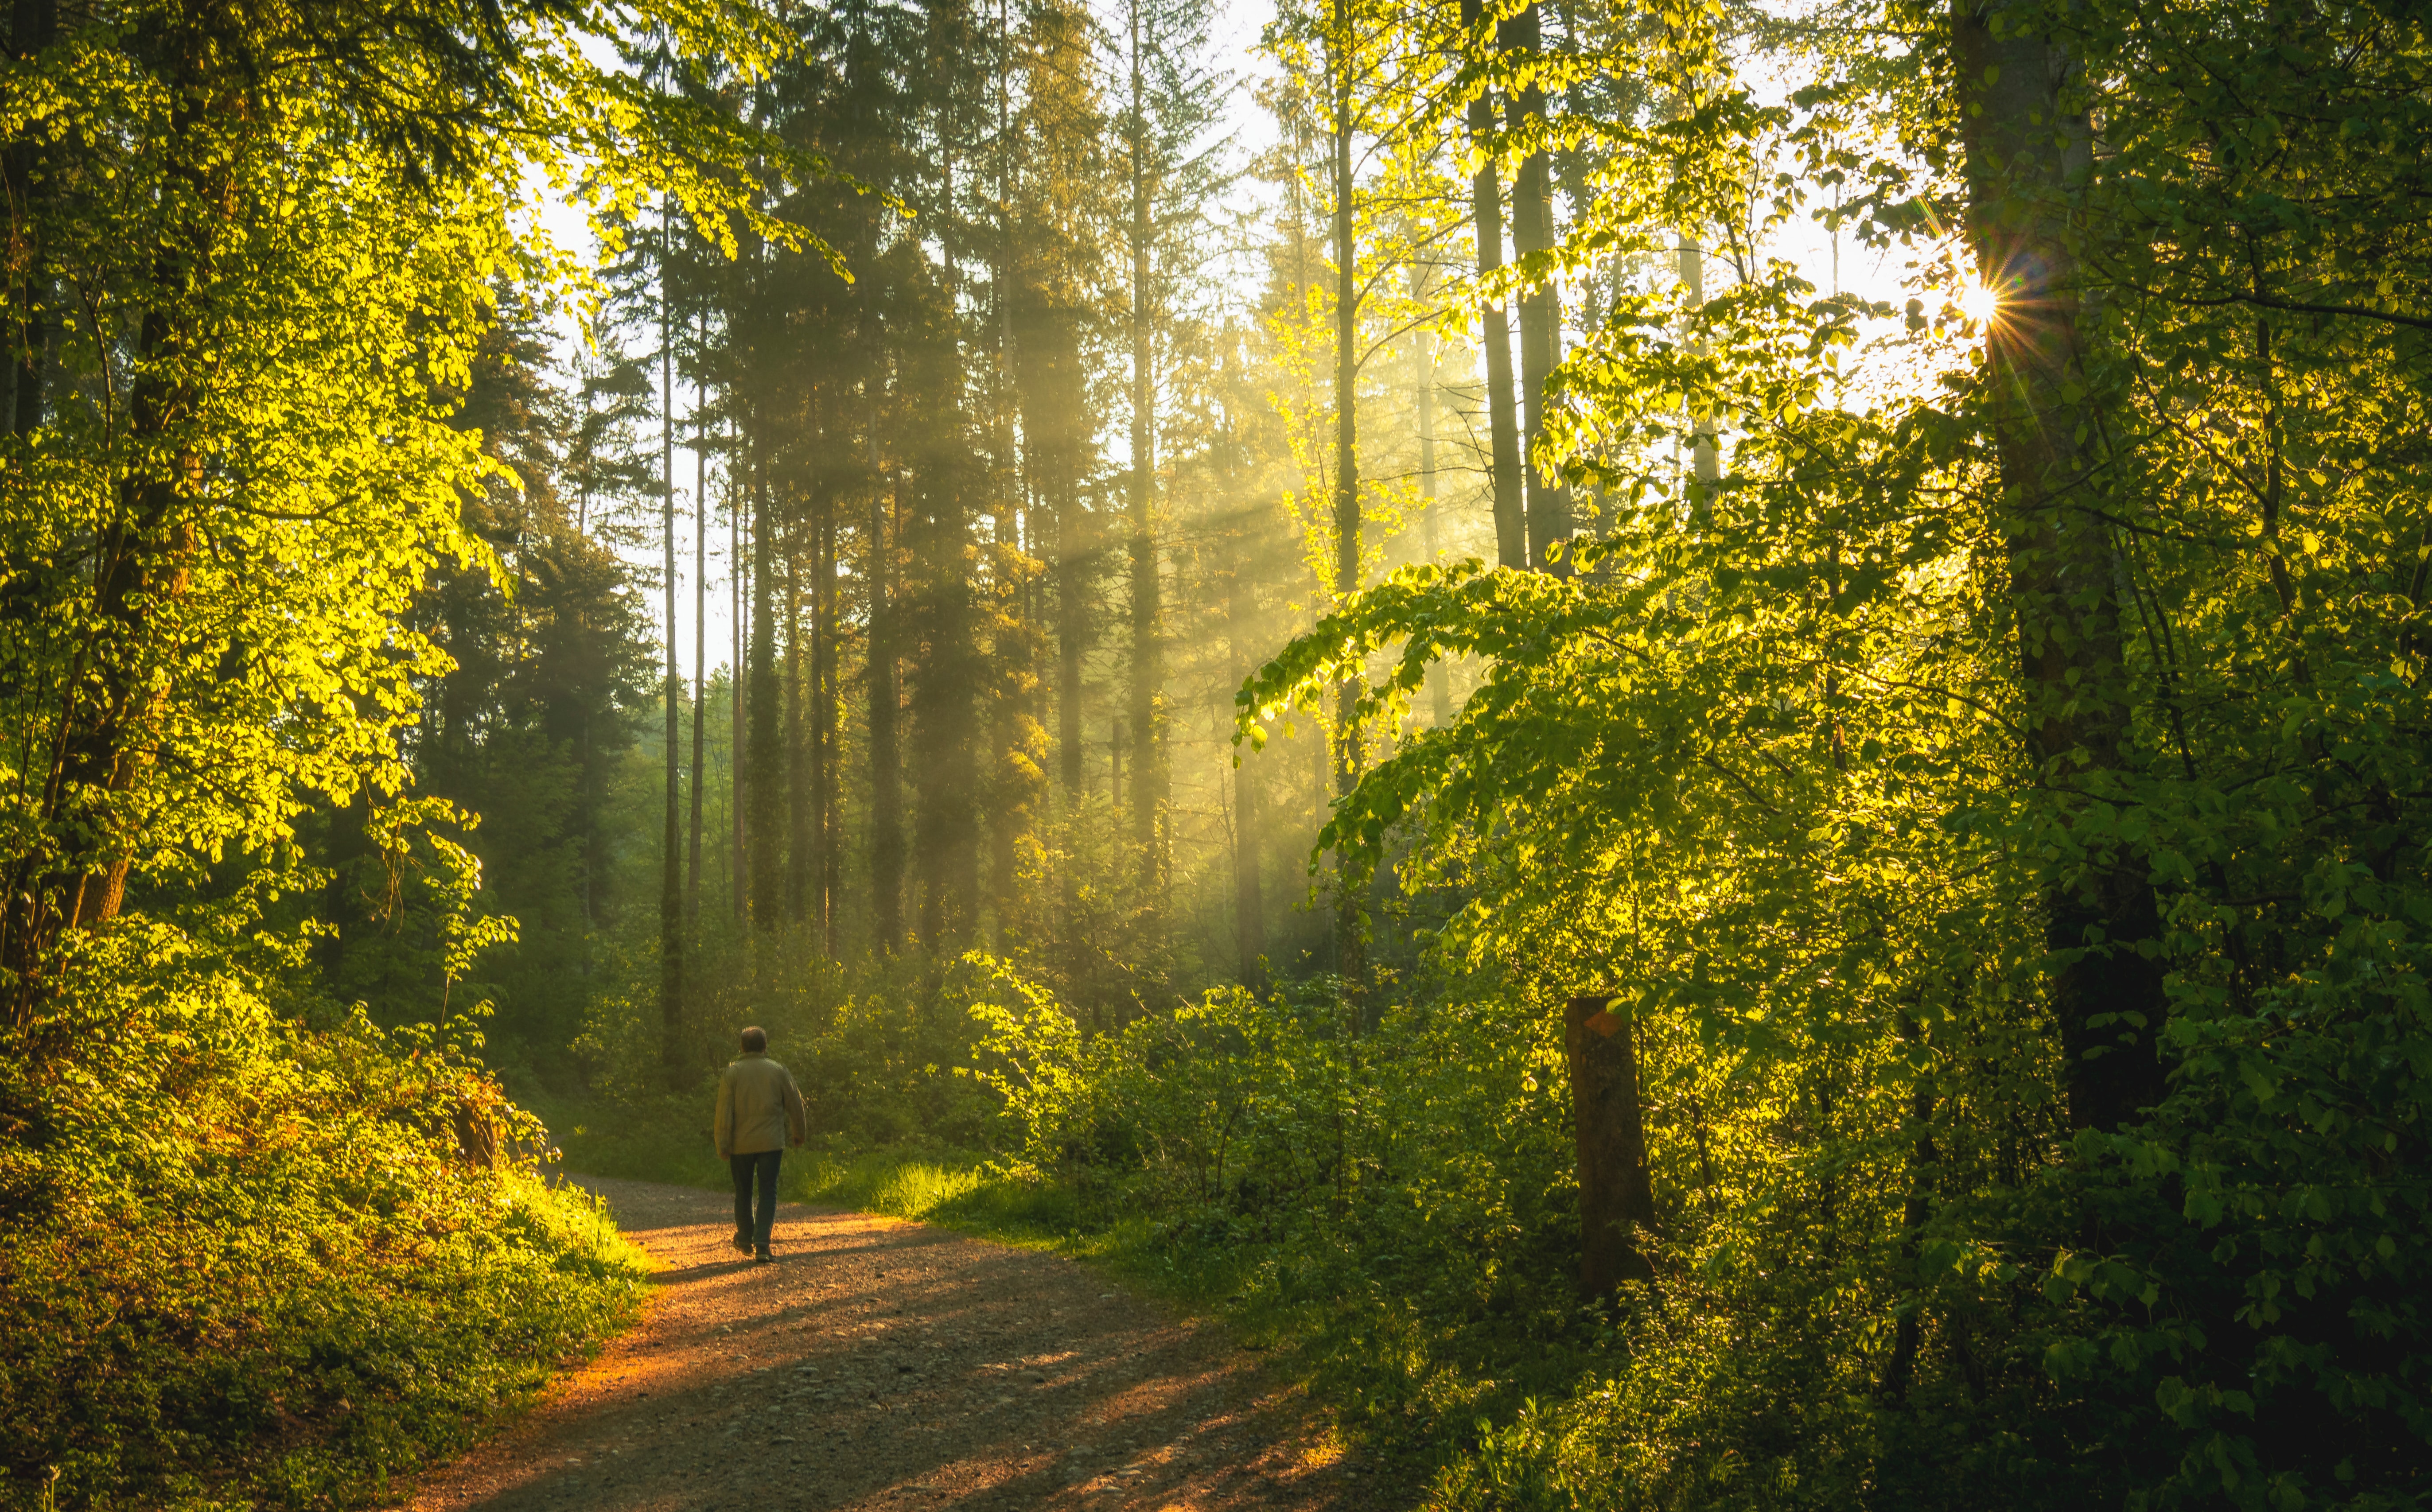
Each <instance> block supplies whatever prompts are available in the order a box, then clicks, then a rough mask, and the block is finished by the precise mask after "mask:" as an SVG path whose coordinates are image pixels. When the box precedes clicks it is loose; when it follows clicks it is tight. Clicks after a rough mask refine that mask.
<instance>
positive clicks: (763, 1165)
mask: <svg viewBox="0 0 2432 1512" xmlns="http://www.w3.org/2000/svg"><path fill="white" fill-rule="evenodd" d="M783 1159H785V1151H782V1150H763V1151H759V1152H758V1153H756V1154H750V1155H729V1156H727V1157H726V1165H727V1168H728V1169H730V1170H732V1171H734V1172H735V1233H737V1234H740V1235H746V1236H747V1237H749V1238H750V1239H751V1240H752V1248H753V1249H754V1250H763V1251H765V1250H767V1249H768V1234H769V1231H770V1230H772V1229H774V1228H775V1227H776V1226H777V1163H778V1162H779V1161H781V1160H783ZM754 1181H757V1182H758V1183H759V1185H760V1204H759V1207H758V1209H757V1210H756V1211H755V1210H754V1209H753V1207H752V1183H753V1182H754Z"/></svg>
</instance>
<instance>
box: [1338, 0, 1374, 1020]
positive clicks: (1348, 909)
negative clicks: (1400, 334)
mask: <svg viewBox="0 0 2432 1512" xmlns="http://www.w3.org/2000/svg"><path fill="white" fill-rule="evenodd" d="M1329 45H1330V46H1331V47H1332V49H1333V54H1334V56H1333V58H1332V59H1331V62H1332V64H1333V67H1332V69H1331V74H1332V79H1331V83H1332V86H1333V92H1334V100H1333V107H1334V599H1335V602H1336V603H1338V604H1342V603H1346V602H1348V601H1349V600H1350V598H1351V596H1352V595H1354V594H1356V593H1358V592H1359V591H1360V419H1359V406H1358V399H1359V380H1360V257H1359V246H1358V244H1357V242H1356V240H1355V237H1354V227H1355V226H1356V224H1357V223H1356V221H1355V219H1354V216H1353V210H1354V206H1353V204H1352V197H1351V196H1352V191H1353V187H1354V186H1353V181H1352V176H1351V66H1352V53H1353V46H1354V39H1353V37H1352V32H1351V15H1350V0H1334V36H1333V38H1332V39H1331V41H1330V43H1329ZM1359 701H1360V681H1359V679H1358V678H1356V677H1354V678H1351V679H1347V680H1345V681H1344V682H1343V686H1342V687H1341V689H1339V690H1338V691H1337V693H1336V695H1335V716H1334V723H1335V733H1334V739H1335V755H1334V792H1335V796H1336V797H1337V798H1341V797H1343V796H1344V795H1346V794H1348V793H1349V792H1350V791H1351V788H1352V786H1353V784H1354V783H1356V782H1358V781H1360V766H1361V761H1360V726H1359V722H1358V720H1357V719H1356V717H1355V712H1356V710H1357V708H1358V705H1359ZM1365 891H1366V878H1365V877H1363V876H1362V875H1360V870H1359V868H1357V867H1355V866H1351V865H1345V864H1343V862H1342V861H1340V860H1338V861H1337V863H1336V866H1335V875H1334V955H1335V962H1336V969H1337V970H1339V971H1340V972H1341V973H1342V975H1343V979H1344V980H1345V981H1346V982H1349V983H1352V984H1353V990H1354V991H1355V992H1356V991H1358V990H1359V988H1360V985H1361V984H1363V983H1365V982H1366V981H1367V977H1368V917H1367V910H1366V909H1365V908H1364V907H1362V906H1361V905H1362V902H1363V898H1362V894H1363V893H1364V892H1365Z"/></svg>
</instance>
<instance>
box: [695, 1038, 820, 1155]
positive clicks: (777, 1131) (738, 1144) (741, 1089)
mask: <svg viewBox="0 0 2432 1512" xmlns="http://www.w3.org/2000/svg"><path fill="white" fill-rule="evenodd" d="M810 1132H811V1130H810V1119H809V1118H808V1117H806V1116H805V1115H804V1114H803V1112H802V1088H800V1087H798V1086H796V1085H794V1073H793V1072H791V1071H788V1070H787V1069H785V1067H782V1066H780V1065H778V1064H777V1063H776V1062H775V1061H772V1060H770V1059H769V1058H768V1051H767V1050H746V1051H745V1052H744V1054H743V1058H742V1059H741V1060H739V1061H736V1062H735V1064H734V1065H732V1066H729V1067H727V1068H726V1074H725V1075H723V1076H721V1077H719V1078H718V1155H719V1157H720V1158H721V1159H723V1158H724V1157H726V1156H729V1155H756V1154H760V1153H762V1152H763V1151H770V1150H783V1149H784V1148H785V1147H786V1146H787V1145H800V1144H801V1143H802V1141H803V1140H804V1139H806V1138H808V1137H809V1136H810Z"/></svg>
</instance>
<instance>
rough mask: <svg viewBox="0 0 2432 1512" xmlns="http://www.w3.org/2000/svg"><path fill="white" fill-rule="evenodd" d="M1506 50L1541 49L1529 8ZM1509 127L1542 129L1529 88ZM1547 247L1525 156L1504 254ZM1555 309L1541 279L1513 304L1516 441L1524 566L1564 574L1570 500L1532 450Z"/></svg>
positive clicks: (1540, 166)
mask: <svg viewBox="0 0 2432 1512" xmlns="http://www.w3.org/2000/svg"><path fill="white" fill-rule="evenodd" d="M1507 25H1508V30H1509V42H1510V43H1511V45H1512V48H1513V49H1514V50H1516V51H1519V52H1523V53H1534V52H1536V51H1537V50H1538V49H1539V47H1540V45H1541V43H1542V37H1541V34H1540V23H1539V19H1538V13H1537V8H1536V7H1535V6H1533V5H1531V6H1529V7H1528V8H1527V9H1525V10H1523V11H1521V12H1520V13H1519V14H1518V15H1517V16H1514V17H1513V18H1512V20H1511V21H1510V22H1509V23H1508V24H1507ZM1509 120H1510V123H1511V126H1512V130H1513V131H1515V132H1517V131H1521V130H1524V129H1529V128H1534V127H1538V126H1543V125H1544V124H1545V91H1544V90H1542V89H1540V88H1538V87H1537V86H1536V85H1534V84H1531V85H1529V86H1528V88H1526V89H1524V90H1522V91H1521V92H1520V93H1519V94H1518V95H1516V96H1515V97H1513V99H1512V101H1511V102H1510V106H1509ZM1553 246H1554V176H1553V172H1552V168H1551V165H1550V164H1549V162H1548V161H1547V159H1546V155H1545V153H1544V152H1542V151H1540V152H1532V153H1530V154H1529V155H1528V157H1526V158H1524V159H1522V160H1521V162H1520V178H1519V181H1518V182H1517V183H1516V184H1514V185H1513V186H1512V251H1513V253H1515V254H1516V255H1518V256H1520V257H1524V258H1525V257H1527V256H1528V255H1529V254H1530V253H1533V252H1549V251H1551V250H1553ZM1561 361H1562V308H1561V303H1560V301H1559V299H1558V297H1557V295H1556V294H1555V290H1554V285H1553V283H1552V281H1551V280H1550V279H1549V280H1547V281H1546V282H1545V283H1541V284H1539V285H1538V286H1537V287H1536V288H1534V289H1532V290H1530V291H1529V292H1528V293H1527V294H1523V295H1522V296H1521V298H1520V397H1521V404H1522V407H1523V409H1522V419H1523V421H1524V422H1525V424H1526V426H1527V430H1526V433H1525V434H1524V435H1523V436H1522V438H1521V443H1522V444H1521V448H1520V461H1521V476H1522V478H1523V479H1525V480H1526V481H1527V484H1528V561H1529V563H1530V565H1532V566H1534V567H1535V568H1536V569H1537V570H1538V571H1540V572H1550V573H1553V574H1555V575H1556V576H1558V577H1568V576H1569V575H1570V563H1567V562H1557V561H1555V560H1554V558H1553V549H1552V548H1553V546H1554V545H1555V543H1557V542H1560V541H1564V540H1568V539H1569V538H1570V533H1571V519H1570V499H1569V496H1567V495H1566V494H1565V492H1564V491H1563V488H1562V482H1561V480H1560V479H1557V478H1556V477H1554V476H1553V475H1552V474H1550V473H1548V472H1546V471H1545V468H1544V467H1543V466H1542V465H1540V463H1539V462H1538V459H1537V444H1538V442H1539V441H1540V440H1541V439H1542V438H1543V437H1544V435H1545V380H1546V379H1547V378H1550V377H1552V376H1553V372H1554V369H1555V367H1556V366H1557V365H1558V364H1559V363H1560V362H1561Z"/></svg>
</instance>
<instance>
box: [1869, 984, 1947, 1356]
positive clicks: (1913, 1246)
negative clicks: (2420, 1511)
mask: <svg viewBox="0 0 2432 1512" xmlns="http://www.w3.org/2000/svg"><path fill="white" fill-rule="evenodd" d="M1900 1038H1902V1039H1904V1040H1907V1041H1908V1042H1909V1043H1910V1044H1911V1045H1914V1046H1916V1047H1917V1050H1918V1053H1919V1054H1921V1055H1923V1054H1926V1053H1928V1052H1927V1051H1926V1050H1925V1046H1924V1039H1925V1030H1924V1026H1923V1025H1921V1024H1919V1023H1918V1022H1917V1020H1916V1019H1915V1018H1913V1017H1911V1016H1909V1015H1908V1014H1906V1013H1902V1014H1901V1015H1900ZM1926 1065H1927V1069H1926V1070H1924V1071H1923V1072H1921V1073H1919V1075H1918V1076H1917V1082H1916V1084H1915V1085H1913V1086H1912V1087H1911V1088H1910V1089H1909V1151H1910V1154H1909V1169H1908V1201H1906V1202H1905V1203H1903V1204H1902V1206H1901V1211H1900V1262H1901V1263H1900V1274H1901V1276H1902V1277H1903V1278H1904V1279H1907V1278H1913V1277H1914V1276H1915V1275H1916V1273H1917V1253H1918V1252H1919V1251H1920V1250H1922V1249H1923V1248H1924V1244H1925V1223H1926V1219H1927V1218H1931V1217H1932V1216H1933V1196H1934V1168H1935V1167H1936V1166H1937V1165H1939V1164H1940V1156H1939V1154H1938V1152H1937V1151H1935V1149H1934V1071H1933V1068H1932V1062H1931V1060H1930V1059H1929V1060H1928V1061H1927V1063H1926ZM1918 1323H1919V1319H1918V1318H1917V1309H1916V1308H1915V1307H1906V1308H1902V1309H1901V1311H1900V1317H1899V1319H1897V1320H1896V1321H1895V1322H1894V1323H1893V1325H1892V1357H1891V1359H1890V1361H1889V1362H1887V1363H1886V1364H1885V1366H1884V1368H1883V1385H1882V1387H1881V1394H1882V1395H1883V1396H1884V1397H1885V1398H1888V1399H1889V1400H1891V1401H1893V1402H1901V1401H1905V1400H1906V1399H1907V1397H1908V1387H1909V1382H1910V1380H1911V1378H1912V1377H1914V1376H1915V1374H1916V1372H1917V1351H1918V1348H1919V1346H1920V1345H1921V1344H1922V1342H1923V1339H1922V1335H1923V1330H1922V1329H1921V1328H1920V1327H1919V1326H1918Z"/></svg>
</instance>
